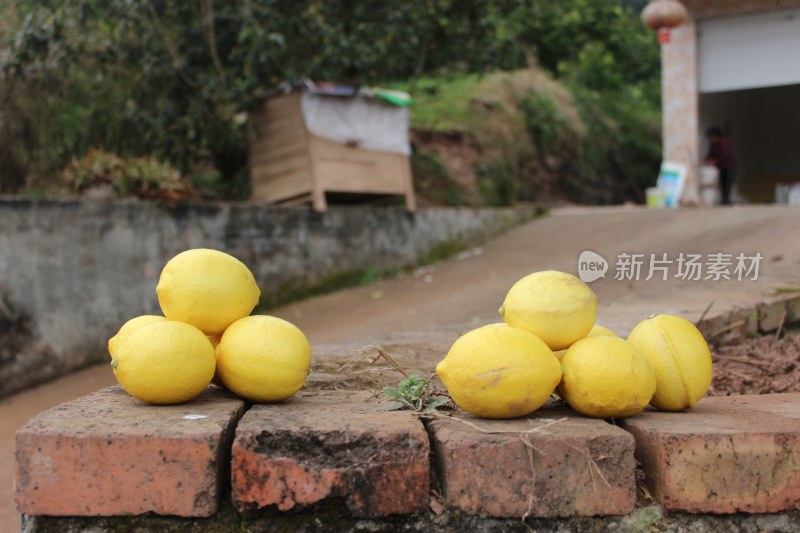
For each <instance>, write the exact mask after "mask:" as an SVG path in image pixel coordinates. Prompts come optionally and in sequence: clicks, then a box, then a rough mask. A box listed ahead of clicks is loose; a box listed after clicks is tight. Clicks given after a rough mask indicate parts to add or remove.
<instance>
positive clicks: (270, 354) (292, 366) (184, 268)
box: [108, 248, 311, 404]
mask: <svg viewBox="0 0 800 533" xmlns="http://www.w3.org/2000/svg"><path fill="white" fill-rule="evenodd" d="M156 293H157V295H158V302H159V304H160V306H161V310H162V311H163V312H164V316H157V315H143V316H139V317H135V318H132V319H131V320H129V321H128V322H126V323H125V324H123V326H122V327H121V328H120V329H119V331H118V332H117V334H116V335H114V336H113V337H112V338H111V339H109V341H108V351H109V353H110V354H111V366H112V368H113V370H114V375H115V376H116V378H117V381H119V384H120V385H121V386H122V388H123V389H125V390H126V391H127V392H128V393H129V394H130V395H131V396H134V397H136V398H139V399H140V400H143V401H145V402H149V403H154V404H175V403H182V402H186V401H189V400H191V399H192V398H194V397H196V396H197V395H198V394H200V393H201V392H202V391H203V390H205V388H206V387H208V385H209V384H210V383H212V380H213V382H214V383H215V384H217V385H220V386H224V387H227V388H228V389H229V390H231V391H232V392H234V393H235V394H237V395H239V396H241V397H242V398H245V399H247V400H250V401H252V402H279V401H281V400H285V399H287V398H289V397H291V396H292V395H294V394H295V393H296V392H297V391H298V390H300V388H302V386H303V385H304V384H305V381H306V376H307V375H308V370H309V367H310V365H311V346H310V345H309V343H308V340H307V339H306V337H305V335H304V334H303V332H302V331H301V330H300V329H299V328H298V327H297V326H295V325H293V324H291V323H289V322H287V321H285V320H282V319H280V318H276V317H272V316H266V315H254V316H249V315H250V313H251V312H252V311H253V309H254V308H255V306H256V304H257V303H258V299H259V297H260V296H261V291H260V290H259V288H258V285H257V284H256V281H255V278H254V277H253V274H252V272H250V270H249V269H248V268H247V266H245V264H244V263H242V262H241V261H239V260H238V259H236V258H235V257H233V256H231V255H228V254H226V253H223V252H220V251H217V250H210V249H205V248H199V249H194V250H187V251H185V252H182V253H180V254H178V255H176V256H175V257H173V258H172V259H171V260H170V261H169V262H167V264H166V266H165V267H164V269H163V271H162V272H161V276H160V278H159V281H158V286H157V287H156Z"/></svg>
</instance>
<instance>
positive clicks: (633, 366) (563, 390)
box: [558, 336, 656, 418]
mask: <svg viewBox="0 0 800 533" xmlns="http://www.w3.org/2000/svg"><path fill="white" fill-rule="evenodd" d="M561 369H562V370H563V372H564V377H563V378H562V379H561V385H560V386H559V388H558V392H559V395H560V396H561V397H562V398H563V399H564V400H565V401H566V402H567V403H568V404H569V405H570V406H571V407H572V408H573V409H575V410H576V411H578V412H579V413H583V414H585V415H587V416H593V417H597V418H622V417H625V416H631V415H635V414H636V413H639V412H641V411H642V410H643V409H644V408H645V407H647V403H648V402H649V401H650V398H652V396H653V393H654V392H655V390H656V376H655V373H654V372H653V369H652V367H651V366H650V364H649V363H648V362H647V358H646V357H645V356H644V354H642V353H641V352H640V351H639V350H638V349H636V347H635V346H633V345H632V344H631V343H629V342H628V341H626V340H625V339H620V338H619V337H607V336H596V337H587V338H585V339H581V340H579V341H578V342H576V343H575V344H573V345H572V346H570V347H569V349H568V350H567V353H565V354H564V357H563V358H562V359H561Z"/></svg>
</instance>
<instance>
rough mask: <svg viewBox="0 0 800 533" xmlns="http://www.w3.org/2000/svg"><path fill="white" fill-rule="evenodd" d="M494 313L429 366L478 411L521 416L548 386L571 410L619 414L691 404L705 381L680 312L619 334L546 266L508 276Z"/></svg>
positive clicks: (692, 334) (702, 346)
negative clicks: (494, 318) (491, 320)
mask: <svg viewBox="0 0 800 533" xmlns="http://www.w3.org/2000/svg"><path fill="white" fill-rule="evenodd" d="M500 315H501V316H502V317H503V319H504V321H505V322H504V323H499V324H489V325H487V326H483V327H480V328H478V329H475V330H472V331H470V332H468V333H466V334H465V335H463V336H462V337H460V338H459V339H458V340H456V342H455V343H454V344H453V345H452V347H451V348H450V351H449V352H448V353H447V356H446V357H445V358H444V359H443V360H442V361H441V362H440V363H439V364H438V365H437V366H436V372H437V374H438V375H439V377H440V378H441V380H442V383H444V385H445V387H447V390H448V393H449V394H450V396H451V398H452V399H453V401H454V402H455V403H456V404H458V406H459V407H461V408H462V409H463V410H465V411H467V412H468V413H471V414H473V415H476V416H480V417H484V418H514V417H518V416H524V415H526V414H529V413H531V412H533V411H535V410H536V409H538V408H539V407H541V406H542V405H544V403H545V402H546V401H547V400H548V398H549V397H550V395H551V394H552V393H553V392H555V391H557V392H558V394H559V395H560V396H561V398H563V399H564V401H566V402H567V404H569V405H570V406H571V407H572V408H573V409H575V410H576V411H578V412H580V413H582V414H584V415H586V416H591V417H597V418H622V417H627V416H632V415H635V414H637V413H640V412H641V411H643V410H644V409H645V407H647V405H648V404H650V405H652V406H653V407H655V408H657V409H661V410H666V411H681V410H684V409H691V408H693V407H694V406H695V405H696V404H697V402H698V401H699V400H700V398H702V397H703V396H705V394H706V391H707V390H708V387H709V386H710V385H711V374H712V364H711V353H710V351H709V348H708V344H707V343H706V341H705V339H704V338H703V335H702V334H701V333H700V332H699V331H698V330H697V328H696V327H695V326H694V324H692V323H691V322H689V321H688V320H685V319H683V318H680V317H677V316H671V315H655V316H652V317H650V318H647V319H645V320H643V321H641V322H640V323H639V324H638V325H637V326H636V327H635V328H634V329H633V331H631V333H630V335H629V336H628V338H627V339H623V338H620V337H619V336H617V335H616V334H615V333H614V332H613V331H611V330H609V329H608V328H605V327H603V326H601V325H599V324H597V323H596V322H595V321H596V319H597V297H596V295H595V294H594V292H592V290H591V289H590V288H589V287H588V286H587V285H586V284H585V283H584V282H582V281H581V280H580V279H578V278H577V277H575V276H573V275H571V274H567V273H564V272H557V271H553V270H548V271H543V272H536V273H533V274H530V275H528V276H525V277H524V278H522V279H521V280H519V281H518V282H517V283H515V284H514V285H513V286H512V287H511V289H510V290H509V291H508V294H507V295H506V298H505V301H504V302H503V305H502V307H500Z"/></svg>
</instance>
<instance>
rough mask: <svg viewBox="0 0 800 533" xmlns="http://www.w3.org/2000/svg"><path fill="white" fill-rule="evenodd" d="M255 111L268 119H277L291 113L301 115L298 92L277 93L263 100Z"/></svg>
mask: <svg viewBox="0 0 800 533" xmlns="http://www.w3.org/2000/svg"><path fill="white" fill-rule="evenodd" d="M257 113H259V114H261V115H263V116H264V118H266V119H268V120H277V119H280V118H283V117H286V116H291V115H302V110H301V108H300V93H299V92H294V93H289V94H279V95H275V96H271V97H269V98H267V99H265V100H264V102H263V103H262V105H261V107H260V108H259V109H258V111H257Z"/></svg>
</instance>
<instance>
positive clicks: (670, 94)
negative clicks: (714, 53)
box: [661, 17, 700, 200]
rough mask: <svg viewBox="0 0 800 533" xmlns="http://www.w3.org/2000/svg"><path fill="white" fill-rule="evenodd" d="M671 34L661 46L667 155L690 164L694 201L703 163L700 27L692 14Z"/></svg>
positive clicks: (690, 196) (690, 195) (688, 189)
mask: <svg viewBox="0 0 800 533" xmlns="http://www.w3.org/2000/svg"><path fill="white" fill-rule="evenodd" d="M670 34H671V42H669V43H666V44H663V45H662V46H661V91H662V105H661V111H662V113H663V116H662V135H663V146H664V148H663V150H664V154H663V157H664V160H665V161H674V162H676V163H681V164H684V165H686V167H687V169H688V173H687V176H686V185H687V186H686V188H685V189H684V196H683V197H684V199H688V200H694V199H695V198H694V196H695V194H696V190H697V188H696V184H697V176H698V172H699V163H700V154H699V151H700V136H699V131H698V128H699V96H698V91H697V27H696V25H695V22H694V19H693V18H691V17H689V18H688V19H687V20H686V22H684V23H683V24H681V25H680V26H678V27H677V28H673V29H672V30H671V31H670ZM692 191H695V193H693V192H692ZM687 193H688V194H687Z"/></svg>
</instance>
